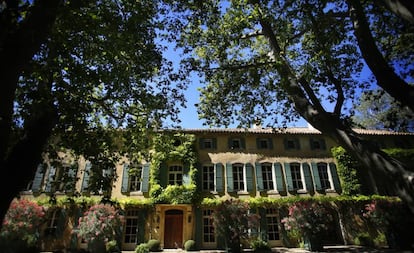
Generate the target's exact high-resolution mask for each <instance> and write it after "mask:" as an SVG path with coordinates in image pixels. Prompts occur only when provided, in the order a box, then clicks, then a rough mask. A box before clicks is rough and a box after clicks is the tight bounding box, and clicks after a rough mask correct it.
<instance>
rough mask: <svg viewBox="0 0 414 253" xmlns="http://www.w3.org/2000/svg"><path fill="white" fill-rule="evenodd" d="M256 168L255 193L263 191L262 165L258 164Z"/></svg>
mask: <svg viewBox="0 0 414 253" xmlns="http://www.w3.org/2000/svg"><path fill="white" fill-rule="evenodd" d="M255 167H256V188H257V191H259V192H260V191H263V190H264V187H263V174H262V165H261V164H260V163H256V164H255Z"/></svg>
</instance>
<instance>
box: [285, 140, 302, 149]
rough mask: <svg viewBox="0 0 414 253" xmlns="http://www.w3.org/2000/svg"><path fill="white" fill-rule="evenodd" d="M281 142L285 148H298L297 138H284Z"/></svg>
mask: <svg viewBox="0 0 414 253" xmlns="http://www.w3.org/2000/svg"><path fill="white" fill-rule="evenodd" d="M283 144H284V146H285V150H300V141H299V139H298V138H285V139H284V140H283Z"/></svg>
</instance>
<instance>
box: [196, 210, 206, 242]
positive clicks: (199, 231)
mask: <svg viewBox="0 0 414 253" xmlns="http://www.w3.org/2000/svg"><path fill="white" fill-rule="evenodd" d="M195 227H196V229H195V242H196V244H197V248H199V249H200V248H201V247H202V242H203V229H204V228H203V210H202V209H201V208H196V209H195Z"/></svg>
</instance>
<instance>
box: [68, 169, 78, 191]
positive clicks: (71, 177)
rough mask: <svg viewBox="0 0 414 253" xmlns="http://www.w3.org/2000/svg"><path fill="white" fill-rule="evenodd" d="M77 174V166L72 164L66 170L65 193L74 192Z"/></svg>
mask: <svg viewBox="0 0 414 253" xmlns="http://www.w3.org/2000/svg"><path fill="white" fill-rule="evenodd" d="M77 174H78V164H73V165H72V166H70V168H69V170H68V179H69V180H68V182H66V183H65V191H66V192H74V191H75V187H76V181H77V179H76V175H77Z"/></svg>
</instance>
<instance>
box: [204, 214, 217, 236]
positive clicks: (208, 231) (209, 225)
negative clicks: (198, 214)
mask: <svg viewBox="0 0 414 253" xmlns="http://www.w3.org/2000/svg"><path fill="white" fill-rule="evenodd" d="M212 214H213V211H212V210H210V209H207V210H203V242H204V243H214V242H215V241H216V238H215V236H214V227H213V219H212V218H211V215H212Z"/></svg>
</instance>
